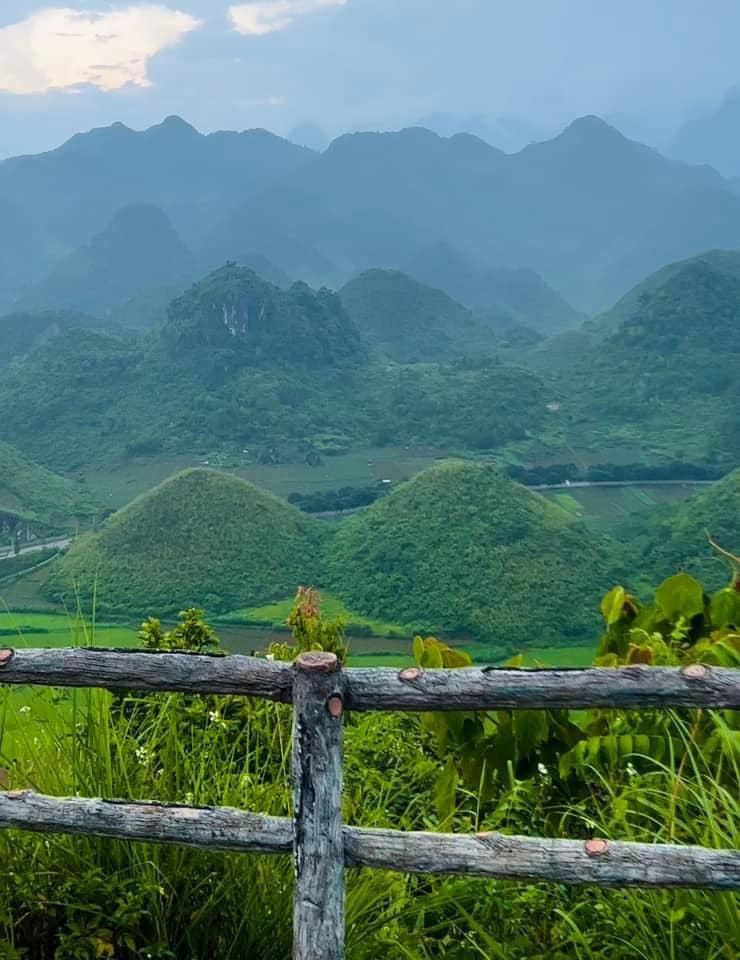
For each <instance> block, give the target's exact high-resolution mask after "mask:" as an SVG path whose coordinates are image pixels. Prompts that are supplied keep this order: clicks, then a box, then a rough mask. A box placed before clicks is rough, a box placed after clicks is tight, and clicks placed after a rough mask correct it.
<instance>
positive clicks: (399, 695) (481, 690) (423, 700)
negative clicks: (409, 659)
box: [344, 666, 740, 712]
mask: <svg viewBox="0 0 740 960" xmlns="http://www.w3.org/2000/svg"><path fill="white" fill-rule="evenodd" d="M344 673H345V683H346V689H347V699H346V708H347V709H348V710H405V711H412V712H413V711H419V710H501V709H506V710H517V709H520V710H521V709H525V710H538V709H551V708H566V707H568V708H571V709H576V710H579V709H586V708H588V707H616V708H622V709H625V710H626V709H631V708H642V707H707V708H712V707H715V708H719V707H723V708H727V707H729V708H732V707H740V670H727V669H721V668H716V667H711V668H710V667H701V666H693V667H688V668H686V669H684V670H679V669H675V668H669V667H622V668H621V669H614V670H607V669H601V668H599V669H588V670H505V669H491V668H487V667H483V668H479V667H470V668H466V669H463V670H420V669H417V668H415V667H412V668H408V669H406V670H401V671H398V670H389V669H387V668H379V669H363V668H350V669H348V670H345V671H344Z"/></svg>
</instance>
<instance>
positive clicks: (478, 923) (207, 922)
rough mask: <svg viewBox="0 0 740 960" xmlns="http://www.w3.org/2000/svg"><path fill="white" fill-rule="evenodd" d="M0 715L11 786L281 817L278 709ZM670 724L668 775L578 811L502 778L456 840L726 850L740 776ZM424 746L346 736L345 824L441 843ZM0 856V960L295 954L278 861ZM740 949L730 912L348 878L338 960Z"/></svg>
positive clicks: (654, 955) (411, 732) (702, 953)
mask: <svg viewBox="0 0 740 960" xmlns="http://www.w3.org/2000/svg"><path fill="white" fill-rule="evenodd" d="M88 638H89V642H91V643H92V642H94V632H92V631H91V632H90V633H89V634H88ZM1 697H2V702H1V705H0V759H1V760H2V764H3V766H4V773H3V778H4V780H5V781H6V782H7V783H8V784H9V785H10V786H11V787H13V788H18V787H26V786H28V787H32V788H33V789H36V790H38V791H41V792H44V793H50V794H55V795H75V794H79V795H81V796H102V797H108V798H121V797H126V798H132V799H144V798H146V799H154V800H162V801H176V802H182V803H190V804H196V805H209V804H226V805H231V806H236V807H241V808H244V809H249V810H254V811H258V812H261V813H266V814H274V815H279V816H287V815H289V814H290V812H291V799H290V781H289V775H290V724H291V711H290V708H288V707H285V706H281V705H276V704H270V703H263V702H252V701H246V700H243V699H240V698H224V697H219V698H216V697H197V698H196V697H189V696H185V695H182V694H169V695H150V696H145V697H140V696H135V695H133V694H132V695H128V696H116V695H112V694H110V693H108V692H105V691H98V690H91V691H67V692H59V691H52V690H39V691H33V692H29V691H27V690H15V691H7V690H6V691H4V692H3V693H2V694H1ZM710 720H711V724H712V731H713V732H712V735H713V736H717V737H729V736H731V730H730V727H729V726H728V725H727V723H726V719H725V716H724V715H723V714H721V713H720V714H716V715H713V716H712V717H711V718H710ZM667 723H668V724H669V725H670V732H671V740H672V742H675V743H676V744H678V745H679V747H680V749H681V750H682V760H681V762H675V761H674V760H672V759H671V758H668V759H666V760H665V761H664V762H657V761H655V760H653V759H651V758H648V757H637V756H635V757H632V758H628V760H627V763H626V764H625V766H623V767H621V768H607V769H600V768H590V769H588V770H587V771H585V772H584V775H583V779H582V782H581V783H580V795H579V796H578V798H577V799H573V797H569V796H566V795H564V794H563V792H562V789H561V788H560V787H558V785H556V784H553V783H552V782H551V780H550V779H549V778H548V776H547V775H546V774H543V775H542V777H540V778H539V779H535V780H532V781H527V782H519V781H517V780H516V779H515V778H514V777H513V775H511V774H510V777H509V781H508V782H507V783H505V784H502V785H501V788H500V790H499V792H498V794H497V796H496V798H495V800H493V801H492V800H490V799H488V798H486V799H485V800H484V799H483V798H482V796H481V795H479V794H478V793H477V792H476V791H473V792H468V793H465V792H463V791H462V790H461V791H459V793H458V797H457V799H458V805H457V809H456V811H455V813H454V815H453V818H452V824H451V828H452V829H456V830H460V831H463V830H472V829H499V830H504V831H507V832H517V833H525V834H530V835H535V834H542V833H545V834H549V835H559V836H583V835H584V832H593V831H596V832H598V833H599V834H601V835H605V836H609V837H612V838H613V839H635V840H642V841H653V840H656V841H660V842H681V843H696V844H702V845H706V846H721V847H734V846H737V845H738V824H740V806H739V804H738V796H737V789H736V785H737V783H738V782H739V781H738V769H737V761H736V759H732V758H731V757H730V756H729V754H727V753H725V754H724V755H719V754H717V753H713V754H708V753H707V752H706V751H705V750H704V749H703V748H702V747H701V746H699V745H697V743H696V742H695V739H694V737H693V735H692V734H693V732H694V730H695V722H694V719H693V718H691V719H688V720H687V719H686V717H685V716H683V715H679V714H673V715H670V716H669V717H668V720H667ZM427 737H428V734H427V733H425V731H424V730H423V728H422V726H421V725H420V724H419V723H418V721H417V720H416V718H413V717H407V716H401V715H369V716H366V717H361V718H350V719H349V720H348V724H347V730H346V786H345V797H344V816H345V819H346V821H347V822H352V823H358V824H362V825H366V826H393V827H398V828H401V829H438V828H439V826H440V821H439V819H438V817H437V814H436V812H435V807H434V802H433V786H434V783H435V782H436V779H437V776H438V774H439V770H440V765H441V763H442V761H440V760H438V759H437V757H436V756H435V754H434V751H433V750H431V749H429V743H428V741H427ZM718 756H721V759H719V760H718V759H717V757H718ZM446 826H447V825H446ZM0 855H1V856H2V858H3V864H4V869H3V870H2V871H0V958H11V957H18V958H20V957H23V958H26V960H51V958H53V960H78V958H84V960H87V958H96V957H116V958H126V960H128V958H134V957H136V958H139V957H142V958H147V957H151V958H168V960H170V958H176V960H232V958H233V960H236V958H237V957H238V958H244V957H250V958H258V960H286V958H288V957H289V956H290V941H291V911H292V903H291V900H292V882H293V878H292V865H291V863H290V860H289V858H285V857H277V858H266V857H265V858H260V857H252V856H231V855H223V854H217V853H208V852H207V851H197V850H191V849H187V848H176V847H166V846H158V845H153V844H129V843H123V842H118V841H112V840H95V839H83V838H70V837H61V836H47V837H44V836H38V835H32V834H24V833H21V832H16V831H13V832H8V831H2V832H0ZM738 942H740V927H739V926H738V920H737V900H736V899H735V898H733V897H732V896H731V895H729V894H713V893H705V892H671V891H647V892H646V891H602V890H598V889H589V890H579V889H569V888H566V887H563V886H559V885H555V884H550V885H540V886H535V885H524V884H514V883H500V882H489V881H475V880H469V879H460V878H451V879H434V878H427V877H407V876H401V875H393V874H387V873H383V872H375V871H357V870H352V871H350V872H349V875H348V898H347V955H348V958H350V960H379V958H389V960H410V958H413V960H442V958H445V960H480V958H486V960H524V958H527V960H544V958H548V960H565V958H579V960H580V958H583V960H592V958H595V960H607V958H608V960H627V958H630V960H632V958H646V960H647V958H649V960H714V958H717V960H725V958H727V960H729V958H730V957H733V956H735V954H734V953H733V950H734V947H735V946H736V945H737V943H738Z"/></svg>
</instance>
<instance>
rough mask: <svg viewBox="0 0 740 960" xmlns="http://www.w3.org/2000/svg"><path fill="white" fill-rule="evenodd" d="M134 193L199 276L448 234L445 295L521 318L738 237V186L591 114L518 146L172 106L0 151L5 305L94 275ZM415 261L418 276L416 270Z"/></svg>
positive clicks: (555, 318) (622, 285) (594, 295)
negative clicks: (457, 262) (232, 266)
mask: <svg viewBox="0 0 740 960" xmlns="http://www.w3.org/2000/svg"><path fill="white" fill-rule="evenodd" d="M132 207H133V208H134V209H138V211H139V213H138V215H140V216H141V215H142V213H141V210H142V207H157V208H159V210H160V211H161V212H162V214H163V215H164V216H166V217H167V219H168V220H169V225H170V226H171V228H172V230H171V231H170V228H169V226H167V225H165V223H164V221H163V220H161V218H160V226H159V228H158V229H159V235H160V236H162V237H164V236H165V234H166V235H167V236H168V238H169V239H168V240H167V243H168V244H169V246H170V248H171V249H172V250H173V251H175V250H177V251H179V253H178V255H177V256H176V257H175V259H174V261H173V266H175V265H176V263H177V261H178V260H179V259H180V257H182V260H183V263H184V262H185V261H188V260H189V259H190V257H192V258H194V261H195V263H196V264H197V273H198V275H203V274H204V273H205V272H207V271H208V270H210V269H213V268H216V267H218V266H219V265H221V264H223V262H224V261H225V260H240V259H241V258H242V257H244V255H245V254H246V253H247V252H251V254H253V255H260V256H261V257H266V258H267V259H269V260H270V261H271V262H273V263H274V264H275V266H276V268H277V269H279V270H281V271H283V272H284V273H285V274H287V275H288V276H290V277H292V278H295V279H304V280H307V281H308V282H310V283H312V284H313V285H321V284H323V283H326V284H329V285H331V286H334V287H335V288H336V287H338V286H340V285H341V284H342V283H344V282H346V280H347V279H349V278H350V277H352V276H354V275H356V274H357V273H359V272H362V271H364V270H366V269H370V268H378V267H381V268H395V269H398V268H400V269H402V270H404V271H405V272H411V273H413V272H414V271H413V270H410V269H409V268H408V266H407V265H408V264H413V263H414V262H417V263H418V262H421V263H422V265H423V262H424V258H425V255H426V254H425V252H428V251H429V250H430V248H431V249H434V247H435V246H438V245H448V246H449V247H451V248H452V249H454V250H456V251H458V252H459V254H460V256H461V257H462V259H463V261H466V262H469V263H471V264H473V265H474V266H473V268H472V269H473V273H474V274H475V276H474V277H472V278H471V277H467V278H463V279H462V281H460V285H458V282H457V281H455V280H454V278H451V279H450V287H449V288H446V292H448V293H449V294H450V295H451V296H452V297H453V298H455V299H458V300H460V301H461V302H462V303H463V304H464V305H465V306H468V307H470V308H472V309H474V310H476V311H479V310H483V311H486V310H488V311H492V312H493V315H496V312H497V311H498V312H499V314H500V315H501V316H502V317H503V316H505V315H506V314H507V313H508V314H510V315H511V316H513V317H514V320H515V322H516V323H520V322H524V323H529V322H530V315H531V313H532V306H531V305H532V303H533V302H535V303H536V302H537V298H538V297H539V298H540V299H542V297H543V296H544V297H545V311H546V313H545V318H544V320H541V322H540V326H541V328H542V329H545V328H546V329H554V328H556V327H558V326H561V325H564V324H565V323H568V322H570V321H571V320H572V319H573V316H574V311H571V310H570V308H569V307H568V306H567V304H566V303H564V302H562V301H561V300H559V299H558V294H559V295H560V297H564V298H565V300H567V301H568V302H569V303H571V304H573V305H574V307H575V308H576V309H577V310H578V311H587V312H594V311H598V310H600V309H603V308H605V307H607V306H608V305H609V304H610V303H612V302H613V301H614V300H616V299H617V298H618V297H619V296H621V295H623V294H624V293H625V292H626V291H627V290H628V289H629V288H630V287H631V286H633V285H634V284H635V283H637V282H639V281H640V280H641V279H642V278H643V277H645V276H646V275H647V274H648V273H650V272H652V271H654V270H656V269H659V268H660V267H662V266H664V265H665V264H667V263H669V262H671V261H673V260H677V259H681V258H683V257H687V256H691V255H694V254H697V253H700V252H701V251H703V250H707V249H711V248H715V247H721V248H733V247H740V195H738V194H737V193H736V192H735V188H734V186H733V184H732V183H730V182H728V181H727V180H725V179H723V178H722V176H720V174H719V173H717V172H716V171H715V170H713V169H711V168H710V167H707V166H690V165H687V164H685V163H681V162H678V161H675V160H670V159H667V158H666V157H663V156H661V155H660V154H659V153H657V152H656V151H655V150H652V149H650V148H648V147H646V146H643V145H641V144H639V143H636V142H633V141H630V140H628V139H627V138H625V137H623V136H622V135H621V134H620V133H619V132H618V131H617V130H615V129H614V128H612V127H610V126H609V125H607V124H606V123H604V122H603V121H601V120H599V119H598V118H596V117H584V118H581V119H580V120H577V121H575V122H574V123H573V124H571V126H569V127H568V128H567V129H566V130H565V131H563V132H562V133H561V134H560V135H559V136H557V137H555V138H554V139H552V140H549V141H545V142H542V143H535V144H531V145H530V146H528V147H526V148H525V149H523V150H521V151H520V152H519V153H515V154H505V153H503V152H502V151H500V150H497V149H496V148H495V147H492V146H490V145H489V144H487V143H485V142H484V141H483V140H480V139H478V138H476V137H474V136H471V135H469V134H457V135H455V136H452V137H448V138H445V137H440V136H438V135H437V134H434V133H432V132H430V131H429V130H425V129H420V128H412V129H406V130H402V131H399V132H397V133H358V134H351V135H347V136H343V137H340V138H339V139H337V140H335V141H334V142H333V143H332V144H331V145H330V146H329V147H328V148H327V149H326V150H324V151H323V152H322V153H318V152H315V151H312V150H310V149H307V148H304V147H299V146H296V145H295V144H292V143H290V142H288V141H286V140H282V139H280V138H279V137H276V136H273V135H272V134H269V133H267V132H266V131H261V130H253V131H247V132H245V133H217V134H211V135H209V136H203V135H201V134H199V133H198V132H197V131H196V130H194V129H193V128H192V127H191V126H189V125H188V124H187V123H185V121H183V120H181V119H179V118H176V117H170V118H168V119H167V120H166V121H164V122H163V123H162V124H160V125H159V126H156V127H152V128H151V129H150V130H147V131H144V132H141V133H139V132H135V131H132V130H130V129H128V128H127V127H125V126H123V125H122V124H114V125H113V126H112V127H107V128H102V129H97V130H93V131H90V132H89V133H85V134H79V135H77V136H75V137H73V138H72V139H71V140H70V141H68V142H67V143H66V144H64V145H63V146H62V147H60V148H58V149H57V150H53V151H50V152H49V153H46V154H41V155H37V156H29V157H17V158H13V159H10V160H6V161H5V162H3V163H2V164H0V212H2V214H3V220H2V228H1V229H0V306H1V305H3V304H4V306H5V309H6V310H9V309H11V308H13V307H17V306H18V304H22V303H23V302H24V297H25V296H28V297H31V298H33V297H41V298H42V299H41V301H38V300H35V301H33V302H48V301H44V300H43V292H44V291H47V292H48V293H51V292H52V291H55V290H58V291H62V292H63V291H64V290H65V288H66V289H70V288H72V287H73V286H74V283H73V278H74V277H77V278H78V280H79V278H81V277H85V276H89V275H90V271H91V270H94V269H95V268H96V264H97V263H98V260H97V259H96V258H97V257H98V256H99V252H100V251H101V250H102V249H104V248H105V247H106V244H107V243H109V242H110V243H113V244H114V246H115V238H116V236H119V239H120V230H119V228H120V226H121V220H120V219H119V218H120V217H123V223H124V225H125V222H126V218H127V217H130V216H132V214H131V210H130V209H129V212H128V214H125V213H124V214H121V211H122V210H123V209H124V208H132ZM149 215H150V216H151V217H154V216H157V215H155V214H154V213H153V212H152V211H151V210H150V214H149ZM134 232H135V231H134ZM101 237H102V238H103V239H101ZM124 249H126V245H125V244H124ZM184 249H186V250H187V251H188V252H189V254H187V255H186V254H185V253H184ZM96 251H97V252H96ZM106 269H108V275H109V276H112V273H111V270H110V265H108V267H107V268H106ZM126 269H127V268H126V267H125V265H124V264H121V265H120V270H121V272H124V273H125V271H126ZM492 271H493V272H492ZM501 271H504V272H503V273H502V272H501ZM512 271H513V272H512ZM522 271H525V272H522ZM135 273H136V271H135V270H133V272H132V276H133V277H134V280H135V281H136V282H128V281H126V283H121V282H120V278H119V277H116V276H114V277H113V280H114V282H113V286H114V287H115V286H118V287H119V288H122V287H125V292H126V294H127V295H129V294H130V296H129V299H134V298H136V297H138V296H141V295H144V294H146V293H147V291H146V290H143V289H137V285H138V284H139V279H138V278H137V277H136V276H135ZM478 274H482V275H483V276H478ZM414 275H416V276H417V278H418V279H421V280H427V281H428V279H429V275H428V273H424V272H423V271H422V270H421V268H420V272H419V273H418V274H414ZM535 275H536V276H535ZM146 279H147V278H146V277H145V276H144V277H142V278H141V282H145V281H146ZM458 280H459V278H458ZM39 284H40V285H41V286H40V288H39V287H38V285H39ZM543 284H546V285H548V286H549V287H552V288H553V289H554V290H556V291H558V294H551V293H549V292H548V290H547V287H543ZM435 285H436V286H444V284H443V283H441V282H440V281H438V282H437V283H436V284H435ZM453 286H454V289H453ZM522 286H523V288H524V293H522V292H521V290H519V289H518V288H519V287H522ZM481 290H482V292H481ZM29 302H31V301H29ZM517 304H518V306H517ZM54 306H58V305H54ZM86 306H87V305H85V304H82V305H79V304H74V307H75V309H83V308H85V307H86ZM502 306H503V310H501V309H500V308H501V307H502ZM96 307H97V304H96ZM540 307H541V304H540V306H538V307H537V311H538V312H540ZM103 308H104V309H107V304H106V303H105V302H104V303H103Z"/></svg>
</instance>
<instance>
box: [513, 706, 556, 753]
mask: <svg viewBox="0 0 740 960" xmlns="http://www.w3.org/2000/svg"><path fill="white" fill-rule="evenodd" d="M511 727H512V731H513V734H514V740H515V742H516V748H517V754H518V756H520V757H528V756H529V755H530V754H531V753H532V752H533V751H534V749H535V748H536V747H537V746H539V744H541V743H544V742H545V740H547V738H548V736H549V734H550V725H549V723H548V718H547V714H546V713H545V711H544V710H516V711H515V712H514V714H513V718H512V721H511Z"/></svg>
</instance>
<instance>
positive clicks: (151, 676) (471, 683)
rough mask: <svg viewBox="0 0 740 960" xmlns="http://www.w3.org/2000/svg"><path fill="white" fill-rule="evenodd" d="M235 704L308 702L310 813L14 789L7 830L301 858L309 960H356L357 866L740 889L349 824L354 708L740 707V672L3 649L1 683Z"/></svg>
mask: <svg viewBox="0 0 740 960" xmlns="http://www.w3.org/2000/svg"><path fill="white" fill-rule="evenodd" d="M2 682H4V683H8V684H42V685H47V686H64V687H104V688H107V689H112V690H138V691H163V692H164V691H170V692H172V691H180V692H187V693H195V694H198V693H200V694H206V693H212V694H235V695H239V696H249V697H262V698H266V699H269V700H274V701H278V702H281V703H292V704H293V709H294V719H293V761H292V778H293V798H294V817H293V820H292V821H291V820H288V819H285V818H279V817H265V816H260V815H258V814H255V813H247V812H243V811H239V810H234V809H229V808H194V807H186V806H175V805H163V804H156V803H148V802H143V803H133V802H132V803H129V802H122V801H109V800H94V799H58V798H55V797H45V796H41V795H39V794H35V793H33V792H31V791H19V792H6V793H0V828H20V829H25V830H35V831H41V832H55V833H68V834H84V835H86V836H99V837H115V838H119V839H123V840H142V841H147V842H157V843H174V844H181V845H186V846H193V847H200V848H203V849H207V850H222V851H229V852H240V853H255V854H286V853H290V852H291V851H292V852H293V855H294V858H295V869H296V885H295V896H294V917H293V928H294V948H293V951H294V952H293V955H294V957H295V958H296V960H340V958H342V957H343V955H344V870H345V867H373V868H382V869H384V870H395V871H400V872H404V873H430V874H461V875H467V876H475V877H494V878H500V879H519V880H529V881H555V882H558V883H565V884H573V885H576V884H580V885H586V884H590V885H597V886H601V887H627V886H635V887H661V886H665V887H704V888H708V889H712V890H736V889H740V851H737V850H708V849H704V848H701V847H688V846H672V845H658V844H641V843H619V842H612V841H609V840H604V839H594V840H588V841H585V842H581V841H575V840H546V839H537V838H525V837H512V836H505V835H502V834H498V833H486V834H476V835H473V836H455V835H449V834H436V833H404V832H401V831H396V830H368V829H360V828H357V827H350V826H345V825H343V823H342V819H341V794H342V731H343V720H342V718H343V715H344V712H345V711H346V710H359V711H368V710H402V711H411V712H416V711H422V710H424V711H428V710H468V711H471V710H473V711H474V710H499V709H507V710H508V709H512V710H516V709H553V708H572V709H584V708H591V707H610V708H621V709H636V708H661V707H685V708H686V707H705V708H737V707H739V706H740V670H728V669H721V668H715V667H705V666H701V665H693V666H689V667H686V668H684V669H683V670H679V669H673V668H660V667H640V666H635V667H626V668H621V669H614V670H609V669H588V670H507V669H493V668H489V667H483V668H474V667H471V668H466V669H462V670H421V669H419V668H416V667H410V668H408V669H405V670H401V671H398V670H392V669H374V668H372V669H371V668H365V669H353V668H349V669H342V668H341V667H340V665H339V664H338V662H337V659H336V657H335V656H334V655H333V654H328V653H306V654H303V655H301V656H300V657H299V658H298V660H297V661H296V663H295V664H286V663H277V662H273V661H270V660H260V659H255V658H251V657H242V656H231V657H218V656H205V655H189V654H174V653H145V652H140V651H112V650H95V649H65V650H18V651H13V650H10V649H6V650H0V683H2Z"/></svg>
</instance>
